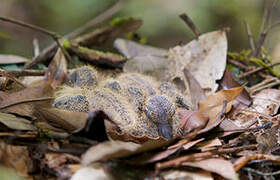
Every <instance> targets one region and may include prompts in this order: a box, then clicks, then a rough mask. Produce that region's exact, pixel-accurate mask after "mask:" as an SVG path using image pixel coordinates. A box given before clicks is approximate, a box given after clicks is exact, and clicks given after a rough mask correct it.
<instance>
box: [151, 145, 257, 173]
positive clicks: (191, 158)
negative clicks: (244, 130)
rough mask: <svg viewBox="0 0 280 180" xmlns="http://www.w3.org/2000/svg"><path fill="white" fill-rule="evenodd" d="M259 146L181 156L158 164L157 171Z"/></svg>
mask: <svg viewBox="0 0 280 180" xmlns="http://www.w3.org/2000/svg"><path fill="white" fill-rule="evenodd" d="M256 148H257V145H256V144H252V145H247V146H239V147H232V148H218V149H216V150H212V151H206V152H201V153H195V154H191V155H185V156H181V157H179V158H175V159H172V160H169V161H166V162H162V163H157V164H156V169H158V170H160V169H166V168H171V167H178V166H180V165H181V164H182V163H184V162H187V161H195V160H197V159H202V158H209V157H212V156H214V155H219V154H226V153H236V152H239V151H242V150H249V149H256Z"/></svg>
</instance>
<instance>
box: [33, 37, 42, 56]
mask: <svg viewBox="0 0 280 180" xmlns="http://www.w3.org/2000/svg"><path fill="white" fill-rule="evenodd" d="M32 43H33V54H34V57H36V56H38V55H39V54H40V47H39V41H38V39H37V38H34V39H33V42H32Z"/></svg>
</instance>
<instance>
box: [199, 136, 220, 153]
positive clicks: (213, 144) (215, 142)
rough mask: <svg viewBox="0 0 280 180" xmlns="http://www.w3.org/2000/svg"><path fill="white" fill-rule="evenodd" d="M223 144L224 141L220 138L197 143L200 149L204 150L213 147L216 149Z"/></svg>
mask: <svg viewBox="0 0 280 180" xmlns="http://www.w3.org/2000/svg"><path fill="white" fill-rule="evenodd" d="M221 145H223V144H222V142H221V141H220V139H219V138H215V139H211V140H209V141H206V142H202V143H200V144H198V145H197V147H198V149H200V150H201V151H202V152H203V151H209V150H212V149H213V148H214V149H215V148H216V147H218V146H221Z"/></svg>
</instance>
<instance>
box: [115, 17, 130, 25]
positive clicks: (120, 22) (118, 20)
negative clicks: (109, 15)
mask: <svg viewBox="0 0 280 180" xmlns="http://www.w3.org/2000/svg"><path fill="white" fill-rule="evenodd" d="M133 19H134V18H132V17H116V18H114V19H113V20H112V21H110V25H111V26H121V25H123V24H126V23H127V22H128V21H130V20H133Z"/></svg>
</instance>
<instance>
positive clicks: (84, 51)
mask: <svg viewBox="0 0 280 180" xmlns="http://www.w3.org/2000/svg"><path fill="white" fill-rule="evenodd" d="M78 50H79V51H81V52H82V53H86V54H97V55H98V56H103V57H105V56H115V57H119V58H124V57H123V56H121V55H119V54H115V53H111V52H102V51H97V50H94V49H89V48H86V47H82V46H79V47H78Z"/></svg>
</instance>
